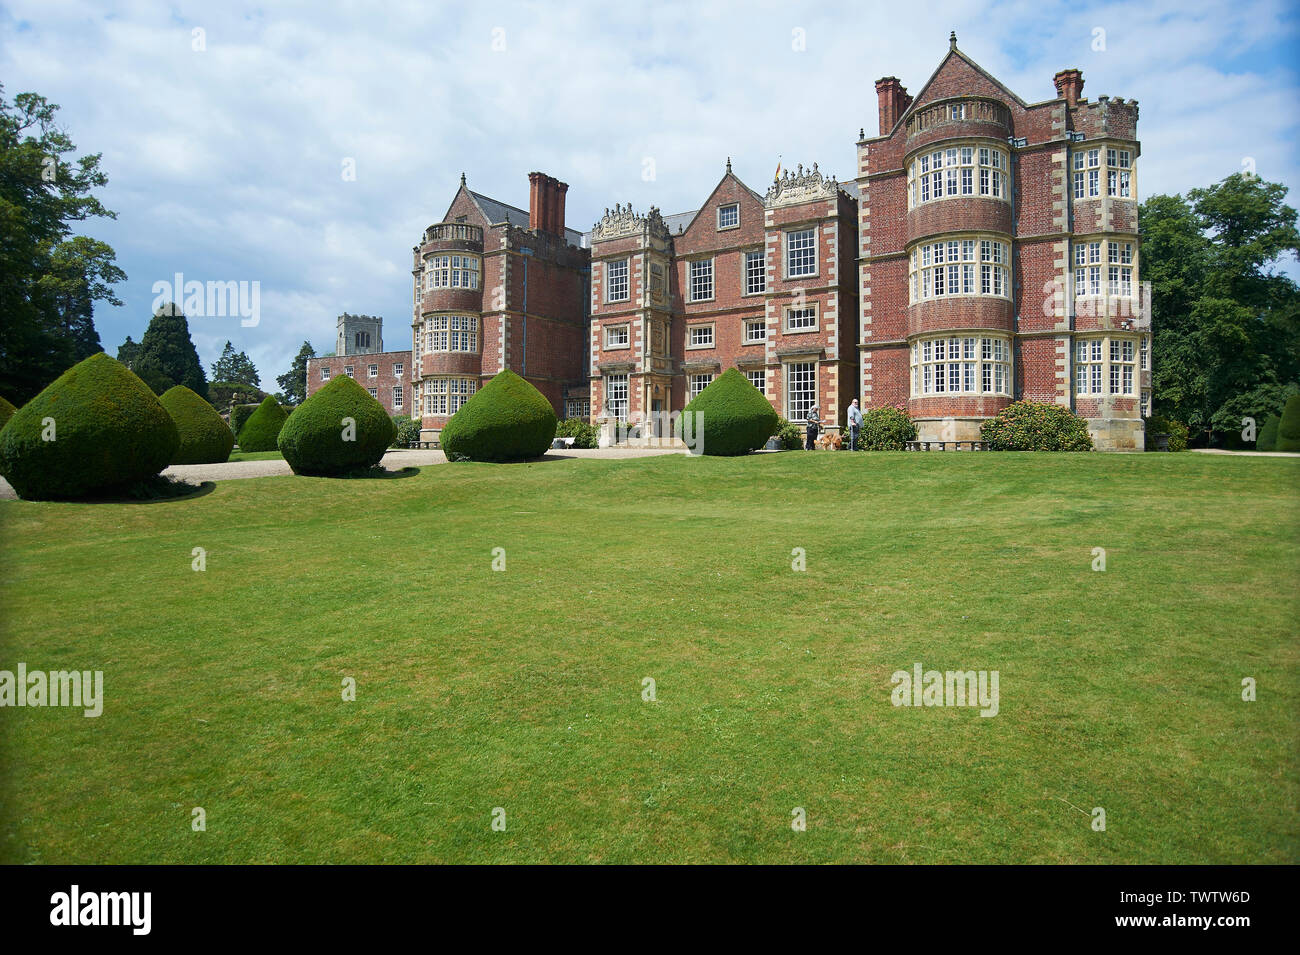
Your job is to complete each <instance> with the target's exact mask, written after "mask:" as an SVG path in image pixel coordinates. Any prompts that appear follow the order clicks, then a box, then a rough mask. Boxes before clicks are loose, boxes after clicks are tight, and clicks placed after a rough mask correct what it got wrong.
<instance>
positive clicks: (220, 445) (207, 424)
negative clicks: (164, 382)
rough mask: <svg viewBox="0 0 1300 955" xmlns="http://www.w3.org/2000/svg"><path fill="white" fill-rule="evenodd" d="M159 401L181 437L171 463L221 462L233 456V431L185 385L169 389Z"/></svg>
mask: <svg viewBox="0 0 1300 955" xmlns="http://www.w3.org/2000/svg"><path fill="white" fill-rule="evenodd" d="M158 400H159V401H160V402H162V406H163V407H164V408H166V409H167V413H168V414H169V415H171V418H172V421H174V422H175V423H176V431H177V432H178V433H179V434H180V438H181V443H180V446H179V447H178V448H177V449H176V454H175V456H174V457H173V458H172V461H171V463H172V464H219V463H221V462H222V461H225V460H226V459H227V458H229V457H230V449H231V448H233V447H234V446H235V435H234V432H232V431H231V430H230V426H229V425H228V424H226V423H225V422H224V421H222V420H221V415H219V414H217V412H216V409H215V408H213V407H212V405H210V404H208V402H206V401H204V400H203V399H202V398H200V397H199V396H198V395H197V394H196V393H195V392H193V391H191V390H190V389H189V388H186V387H185V386H184V385H177V386H176V387H174V388H168V389H167V390H166V391H165V392H163V394H162V397H160V398H159V399H158Z"/></svg>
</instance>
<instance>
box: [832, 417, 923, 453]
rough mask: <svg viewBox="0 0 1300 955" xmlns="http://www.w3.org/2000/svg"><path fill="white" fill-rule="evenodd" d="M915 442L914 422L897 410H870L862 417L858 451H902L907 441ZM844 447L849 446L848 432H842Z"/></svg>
mask: <svg viewBox="0 0 1300 955" xmlns="http://www.w3.org/2000/svg"><path fill="white" fill-rule="evenodd" d="M915 440H916V422H915V421H913V420H912V419H911V417H909V415H908V413H907V412H906V411H900V410H899V409H898V408H890V407H884V408H872V409H871V410H870V411H868V412H867V413H866V414H864V415H863V416H862V430H861V431H860V432H858V450H859V451H903V450H906V448H905V445H906V444H907V442H908V441H915ZM844 446H845V447H846V448H847V447H848V446H849V432H848V430H847V429H846V430H845V432H844Z"/></svg>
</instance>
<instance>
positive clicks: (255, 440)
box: [239, 398, 288, 451]
mask: <svg viewBox="0 0 1300 955" xmlns="http://www.w3.org/2000/svg"><path fill="white" fill-rule="evenodd" d="M287 418H288V415H286V414H285V413H284V409H283V408H281V407H280V405H279V403H278V402H277V401H276V400H275V399H274V398H267V399H266V400H265V401H263V402H262V403H261V404H260V405H258V406H257V410H256V411H254V412H253V413H252V414H251V415H249V416H248V420H247V421H245V422H244V425H243V427H241V428H240V429H239V450H240V451H274V450H275V448H276V443H275V442H276V439H277V438H278V437H279V436H280V429H281V428H283V427H284V422H285V420H286V419H287Z"/></svg>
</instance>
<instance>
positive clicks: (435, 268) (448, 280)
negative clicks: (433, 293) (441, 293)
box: [429, 255, 479, 289]
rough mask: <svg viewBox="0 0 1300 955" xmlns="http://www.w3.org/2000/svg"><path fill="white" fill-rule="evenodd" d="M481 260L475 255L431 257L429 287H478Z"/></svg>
mask: <svg viewBox="0 0 1300 955" xmlns="http://www.w3.org/2000/svg"><path fill="white" fill-rule="evenodd" d="M478 273H479V261H478V256H475V255H432V256H430V257H429V288H468V289H476V288H478Z"/></svg>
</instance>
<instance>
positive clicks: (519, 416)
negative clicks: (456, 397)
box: [440, 369, 557, 461]
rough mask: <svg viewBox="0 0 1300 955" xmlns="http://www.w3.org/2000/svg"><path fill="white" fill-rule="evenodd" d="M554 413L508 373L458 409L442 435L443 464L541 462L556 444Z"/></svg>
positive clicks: (538, 394)
mask: <svg viewBox="0 0 1300 955" xmlns="http://www.w3.org/2000/svg"><path fill="white" fill-rule="evenodd" d="M556 423H557V422H556V419H555V409H553V408H552V407H551V403H550V402H549V401H547V400H546V397H545V396H544V395H543V394H542V393H541V392H540V391H538V390H537V389H536V388H534V387H533V386H532V385H530V384H529V383H528V382H526V381H524V379H522V378H520V377H519V376H518V375H516V374H515V373H514V372H513V371H510V370H509V369H507V370H505V371H502V372H500V373H499V374H498V375H497V376H496V377H495V378H493V379H492V380H491V381H489V382H488V383H487V384H486V385H484V386H483V387H482V388H480V389H479V390H478V391H477V392H476V393H475V395H474V397H472V398H470V399H469V401H467V402H465V404H463V405H461V408H460V410H459V411H457V412H456V413H455V414H454V415H452V416H451V419H450V420H449V421H448V422H447V424H446V426H445V427H444V428H443V429H442V436H441V438H440V440H441V442H442V449H443V451H445V452H446V453H447V460H449V461H450V460H454V459H453V458H452V455H453V454H455V455H459V456H461V457H462V458H468V459H469V460H471V461H522V460H525V459H527V458H540V457H541V456H542V455H543V454H545V453H546V449H547V448H549V447H550V446H551V441H553V440H554V439H555V426H556Z"/></svg>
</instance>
